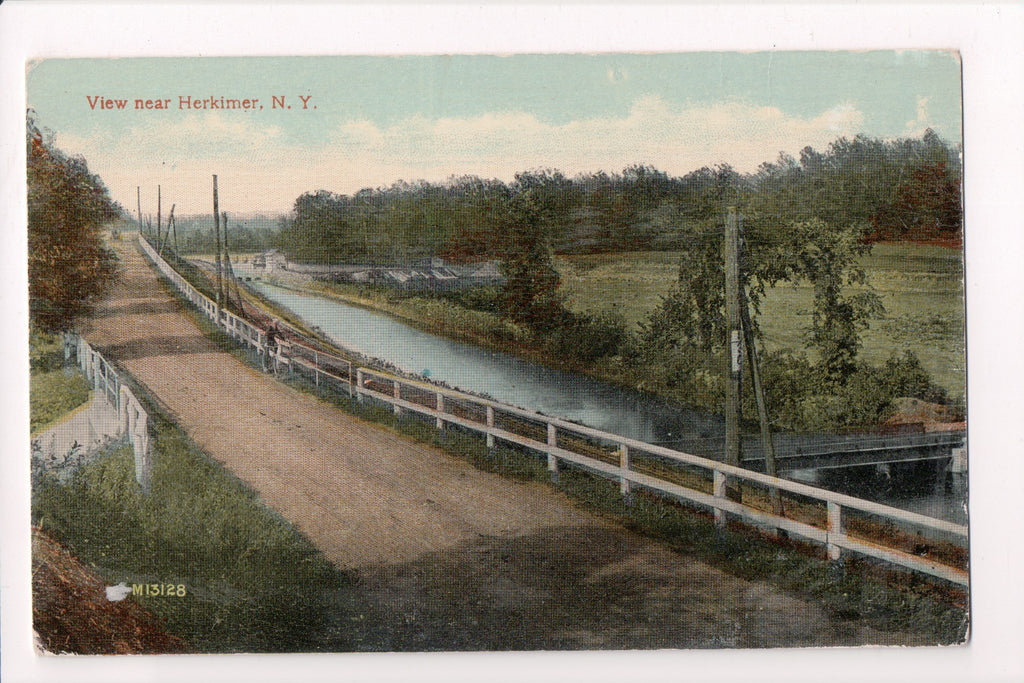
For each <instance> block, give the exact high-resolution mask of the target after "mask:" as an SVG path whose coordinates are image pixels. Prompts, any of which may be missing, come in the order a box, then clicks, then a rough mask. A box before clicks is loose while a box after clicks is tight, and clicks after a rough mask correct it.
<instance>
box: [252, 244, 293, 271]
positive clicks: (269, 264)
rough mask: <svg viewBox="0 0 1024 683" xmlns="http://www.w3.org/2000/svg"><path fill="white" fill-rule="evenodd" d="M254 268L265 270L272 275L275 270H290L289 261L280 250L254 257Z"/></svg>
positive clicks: (272, 250)
mask: <svg viewBox="0 0 1024 683" xmlns="http://www.w3.org/2000/svg"><path fill="white" fill-rule="evenodd" d="M252 267H253V268H264V269H266V270H267V272H271V273H272V272H274V271H275V270H288V259H287V258H286V257H285V255H284V254H282V253H281V252H280V251H279V250H278V249H271V250H270V251H265V252H263V253H262V254H260V255H259V256H255V257H253V260H252Z"/></svg>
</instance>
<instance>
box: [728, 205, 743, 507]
mask: <svg viewBox="0 0 1024 683" xmlns="http://www.w3.org/2000/svg"><path fill="white" fill-rule="evenodd" d="M739 234H740V231H739V225H738V220H737V218H736V207H733V206H730V207H729V214H728V216H727V218H726V221H725V316H726V324H727V327H728V331H729V339H728V345H727V351H728V356H729V358H728V360H727V361H726V362H727V363H728V366H727V367H726V371H727V380H726V383H725V462H726V463H728V464H730V465H734V466H736V467H740V452H741V449H742V442H741V439H740V410H741V406H740V397H741V396H742V393H741V389H742V384H743V322H742V317H741V315H740V261H739V251H740V237H739ZM726 496H727V497H728V498H729V499H730V500H740V498H741V491H740V488H739V485H738V484H737V483H736V482H735V480H732V481H727V483H726Z"/></svg>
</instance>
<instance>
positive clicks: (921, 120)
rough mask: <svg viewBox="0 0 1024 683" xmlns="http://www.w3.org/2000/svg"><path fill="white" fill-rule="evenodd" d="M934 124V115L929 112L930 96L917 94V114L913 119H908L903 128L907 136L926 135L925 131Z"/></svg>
mask: <svg viewBox="0 0 1024 683" xmlns="http://www.w3.org/2000/svg"><path fill="white" fill-rule="evenodd" d="M931 126H932V117H931V115H930V114H929V113H928V98H927V97H924V96H921V95H918V96H917V116H916V118H914V120H912V121H907V124H906V126H904V128H903V135H904V136H905V137H912V138H917V137H921V136H922V135H924V132H925V131H926V130H927V129H928V128H930V127H931Z"/></svg>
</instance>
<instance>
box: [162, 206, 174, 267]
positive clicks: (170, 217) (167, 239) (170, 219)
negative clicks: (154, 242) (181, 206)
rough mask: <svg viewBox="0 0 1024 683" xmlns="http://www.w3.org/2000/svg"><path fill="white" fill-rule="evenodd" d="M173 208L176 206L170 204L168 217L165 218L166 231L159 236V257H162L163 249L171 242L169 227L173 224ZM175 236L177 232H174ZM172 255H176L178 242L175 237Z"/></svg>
mask: <svg viewBox="0 0 1024 683" xmlns="http://www.w3.org/2000/svg"><path fill="white" fill-rule="evenodd" d="M175 206H177V204H171V213H170V214H168V216H167V230H165V231H164V232H163V234H162V235H161V236H160V251H159V253H160V255H161V256H163V255H164V247H166V246H167V243H168V242H170V241H171V226H172V225H173V224H174V207H175ZM175 235H177V230H175ZM174 255H175V256H177V255H178V240H177V237H175V240H174Z"/></svg>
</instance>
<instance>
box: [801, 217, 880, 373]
mask: <svg viewBox="0 0 1024 683" xmlns="http://www.w3.org/2000/svg"><path fill="white" fill-rule="evenodd" d="M862 237H863V232H862V230H861V229H858V228H857V227H856V226H848V227H846V228H843V229H838V230H837V229H833V228H830V226H828V225H827V224H825V222H824V221H822V220H821V219H817V218H815V219H811V220H809V221H802V222H798V223H795V224H794V225H793V226H792V239H793V246H794V249H793V265H792V268H793V279H804V280H806V281H808V282H809V283H810V284H811V286H812V288H813V291H814V308H813V313H812V316H811V330H810V335H809V340H810V343H811V346H812V348H814V349H815V350H816V351H817V352H818V354H819V356H820V371H821V374H822V377H823V379H824V380H825V381H826V382H827V383H829V384H832V385H842V384H844V383H845V381H846V380H847V378H849V377H850V375H851V374H852V373H853V372H854V370H856V367H857V364H856V360H857V353H858V351H859V350H860V347H861V332H863V331H864V330H865V329H867V326H868V320H869V319H870V318H871V317H875V316H878V315H881V313H882V312H883V308H882V302H881V299H879V297H878V295H877V294H875V293H874V292H872V291H870V290H866V291H858V292H854V293H851V292H850V290H849V288H850V287H853V286H863V285H865V284H866V283H867V275H866V274H865V272H864V268H863V267H862V266H861V265H860V264H859V263H858V261H857V259H858V257H860V256H863V255H865V254H866V253H867V252H868V251H870V249H871V245H869V244H866V243H864V242H863V240H862Z"/></svg>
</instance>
